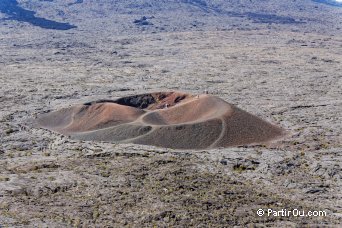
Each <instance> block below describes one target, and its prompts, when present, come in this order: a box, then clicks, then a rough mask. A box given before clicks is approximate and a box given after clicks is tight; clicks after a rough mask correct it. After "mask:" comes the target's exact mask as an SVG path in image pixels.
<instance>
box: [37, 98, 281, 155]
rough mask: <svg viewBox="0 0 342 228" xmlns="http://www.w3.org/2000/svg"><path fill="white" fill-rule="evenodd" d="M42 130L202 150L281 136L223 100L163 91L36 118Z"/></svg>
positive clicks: (83, 136)
mask: <svg viewBox="0 0 342 228" xmlns="http://www.w3.org/2000/svg"><path fill="white" fill-rule="evenodd" d="M37 122H38V124H39V125H40V126H41V127H43V128H46V129H50V130H52V131H56V132H59V133H61V134H64V135H69V136H71V137H73V138H76V139H80V140H95V141H111V142H123V143H137V144H146V145H155V146H160V147H168V148H174V149H204V148H216V147H229V146H238V145H249V144H258V143H265V142H268V141H271V140H275V139H278V138H280V137H282V136H284V135H285V131H284V130H282V129H281V128H279V127H277V126H274V125H272V124H270V123H268V122H266V121H264V120H262V119H260V118H258V117H256V116H254V115H252V114H249V113H247V112H245V111H243V110H241V109H239V108H237V107H235V106H233V105H231V104H229V103H227V102H225V101H224V100H222V99H220V98H218V97H215V96H211V95H207V94H203V95H191V94H186V93H181V92H165V93H163V92H161V93H150V94H142V95H135V96H130V97H123V98H119V99H117V100H100V101H95V102H90V103H86V104H83V105H77V106H73V107H71V108H66V109H62V110H59V111H55V112H52V113H48V114H44V115H42V116H40V117H39V118H38V119H37Z"/></svg>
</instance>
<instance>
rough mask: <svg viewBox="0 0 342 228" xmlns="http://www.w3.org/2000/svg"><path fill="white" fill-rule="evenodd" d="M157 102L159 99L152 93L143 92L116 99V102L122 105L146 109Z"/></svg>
mask: <svg viewBox="0 0 342 228" xmlns="http://www.w3.org/2000/svg"><path fill="white" fill-rule="evenodd" d="M156 102H157V101H156V99H155V98H154V96H153V95H152V94H142V95H135V96H130V97H123V98H119V99H118V100H116V101H115V103H117V104H120V105H126V106H131V107H134V108H140V109H145V108H147V107H148V106H150V105H151V104H154V103H156Z"/></svg>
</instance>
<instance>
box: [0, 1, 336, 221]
mask: <svg viewBox="0 0 342 228" xmlns="http://www.w3.org/2000/svg"><path fill="white" fill-rule="evenodd" d="M6 2H7V3H8V4H11V6H13V7H14V9H15V10H20V12H23V11H24V12H25V14H20V15H18V13H11V12H13V11H9V10H8V5H6V4H4V3H6ZM15 2H16V3H18V4H17V5H16V4H15ZM322 2H323V1H320V2H317V1H310V0H305V1H275V0H267V1H253V0H252V1H247V0H240V1H238V0H230V1H220V0H216V1H205V0H202V1H201V0H197V1H195V0H192V1H191V0H184V1H163V0H158V1H156V0H154V1H152V0H151V1H148V0H140V1H134V2H133V1H115V0H104V1H101V3H99V2H98V1H87V0H84V1H76V0H61V1H57V0H56V1H54V0H48V1H47V0H45V1H44V0H20V1H19V0H18V1H7V0H6V1H1V2H0V69H1V70H0V85H1V87H0V101H1V109H0V129H1V131H0V226H2V227H39V226H42V227H108V226H112V227H124V226H127V227H145V226H146V227H151V226H156V227H170V226H171V227H208V226H211V227H233V226H241V227H245V226H248V225H250V226H253V225H256V226H260V227H262V226H266V227H272V226H273V227H297V226H319V227H321V226H328V227H338V225H339V224H341V223H342V194H341V192H342V186H341V185H342V181H341V178H342V175H341V171H342V168H341V167H342V163H341V162H342V157H341V142H342V137H341V136H342V117H341V114H340V113H341V112H342V97H341V91H342V88H341V87H342V73H341V62H342V57H341V53H342V31H341V22H342V20H341V16H342V8H341V7H338V5H336V6H332V5H329V4H324V3H322ZM16 7H18V8H16ZM12 9H13V8H12ZM30 12H31V13H30ZM26 13H28V15H29V16H24V15H26ZM14 15H16V16H14ZM19 16H20V18H21V19H20V18H19ZM21 16H23V17H21ZM36 18H40V19H39V20H38V22H37V19H36ZM42 20H43V23H46V21H53V22H51V23H52V24H53V23H61V24H63V25H70V26H71V27H70V28H68V29H58V28H60V27H56V26H52V27H51V26H45V27H44V26H41V24H40V22H42ZM48 24H49V22H48ZM45 25H46V24H45ZM50 25H51V24H50ZM167 90H179V91H184V92H188V93H192V94H201V93H203V92H204V91H205V90H207V91H208V92H209V93H210V94H213V95H215V96H218V97H220V98H222V99H224V100H225V101H227V102H230V103H232V104H234V105H236V106H238V107H239V108H241V109H244V110H246V111H248V112H250V113H252V114H254V115H256V116H259V117H261V118H263V119H265V120H268V121H269V122H271V123H274V124H276V125H278V126H281V127H283V128H285V129H286V130H288V131H290V132H291V135H290V136H289V137H288V138H286V139H284V140H282V141H279V142H277V143H275V144H272V145H257V146H244V147H232V148H219V149H213V150H173V149H165V148H158V147H153V146H142V145H134V144H114V143H102V142H89V141H78V140H72V139H70V138H68V137H65V136H62V135H59V134H57V133H53V132H51V131H49V130H44V129H40V128H38V127H36V126H34V125H33V124H32V120H33V119H34V118H36V116H37V115H39V114H42V113H46V112H51V111H54V110H58V109H60V108H65V107H69V106H72V105H75V104H79V103H85V102H89V101H93V100H98V99H115V98H117V97H124V96H129V95H134V94H141V93H145V92H154V91H167ZM260 208H261V209H265V210H266V209H268V208H271V209H274V210H281V209H287V210H293V209H300V210H305V211H314V210H315V211H318V210H321V211H325V212H326V216H319V217H300V216H299V217H295V216H267V215H264V216H258V215H257V210H258V209H260Z"/></svg>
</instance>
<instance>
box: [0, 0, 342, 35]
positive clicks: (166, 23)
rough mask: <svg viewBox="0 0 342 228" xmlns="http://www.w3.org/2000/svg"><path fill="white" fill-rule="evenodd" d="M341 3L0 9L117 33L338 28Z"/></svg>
mask: <svg viewBox="0 0 342 228" xmlns="http://www.w3.org/2000/svg"><path fill="white" fill-rule="evenodd" d="M322 3H326V4H322ZM339 5H342V4H340V3H337V2H335V1H332V0H313V1H312V0H304V1H296V0H294V1H278V0H264V1H256V0H212V1H209V0H171V1H166V0H137V1H127V0H103V1H95V0H89V1H87V0H85V1H84V0H60V1H54V0H32V1H26V2H22V3H21V4H19V3H18V2H17V1H16V0H1V2H0V12H2V13H3V17H2V19H3V20H2V21H4V20H16V21H20V22H28V23H30V24H31V25H34V26H39V27H41V28H45V29H58V30H68V29H75V28H76V27H79V28H80V29H82V30H88V29H91V30H93V29H99V25H101V26H104V27H103V28H106V29H110V30H111V31H113V32H114V33H116V32H118V33H136V32H141V31H146V32H153V33H155V32H165V31H184V30H185V31H187V30H208V29H217V30H227V29H243V30H249V29H258V28H265V27H268V26H271V27H272V28H277V27H279V28H281V29H290V30H296V31H298V30H302V31H317V32H330V33H336V32H339V29H340V28H341V21H342V20H341V18H342V17H341V14H342V8H341V7H335V6H339ZM37 15H39V16H37ZM142 19H143V20H142ZM101 26H100V27H101Z"/></svg>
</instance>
